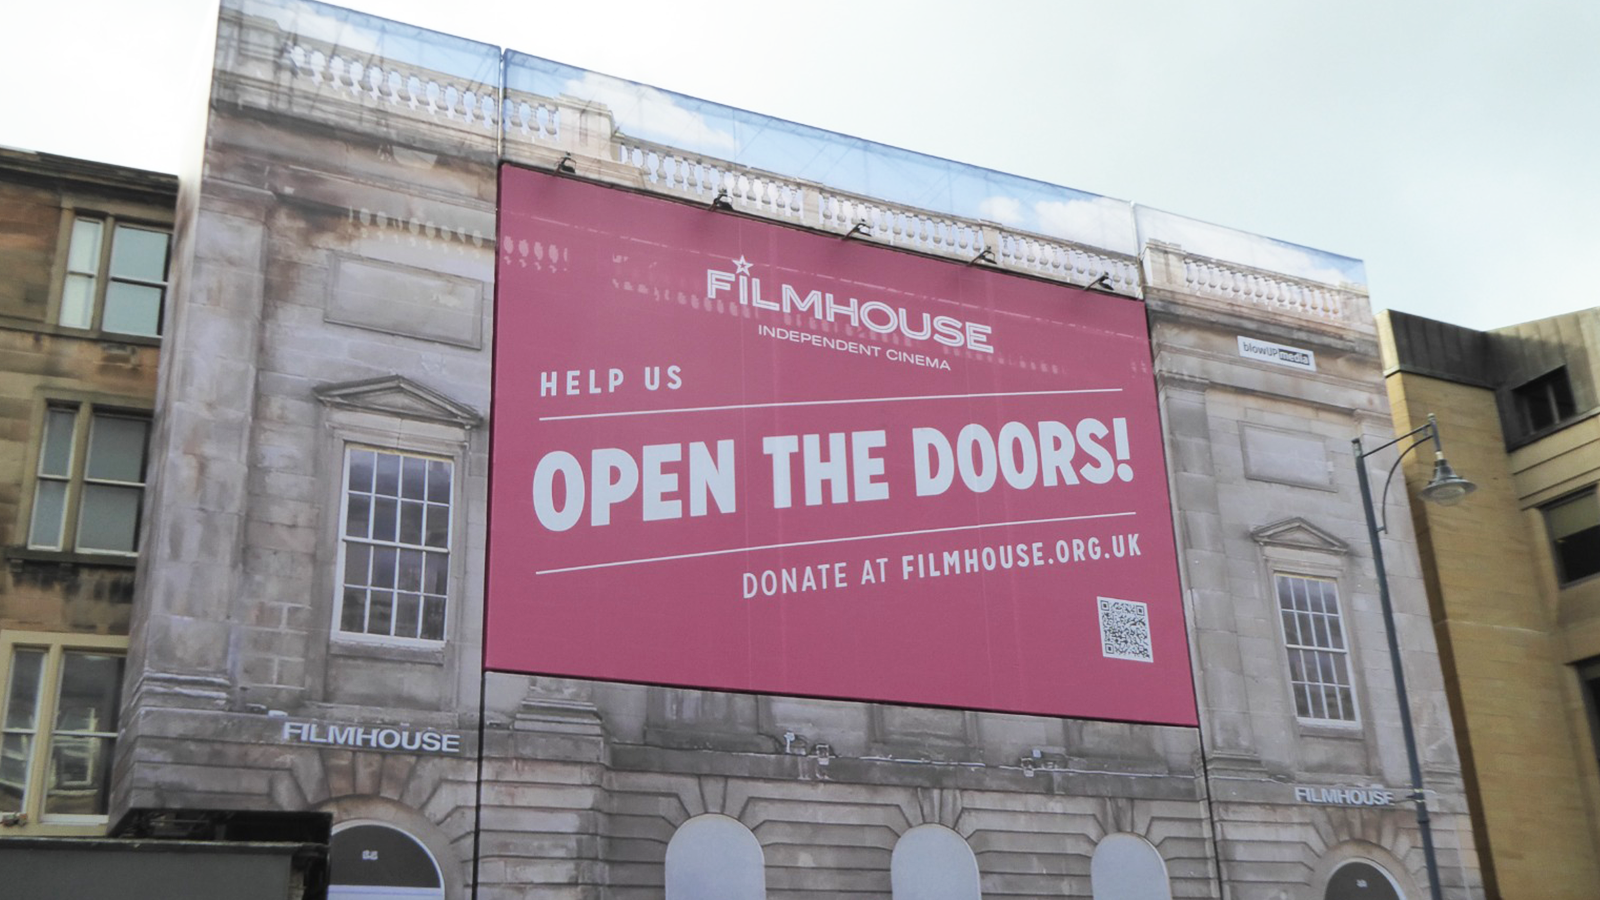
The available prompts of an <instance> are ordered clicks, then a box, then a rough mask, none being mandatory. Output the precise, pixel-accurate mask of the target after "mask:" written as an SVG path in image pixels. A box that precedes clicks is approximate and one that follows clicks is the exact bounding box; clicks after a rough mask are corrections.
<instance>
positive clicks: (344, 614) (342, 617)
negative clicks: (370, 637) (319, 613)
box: [339, 588, 367, 632]
mask: <svg viewBox="0 0 1600 900" xmlns="http://www.w3.org/2000/svg"><path fill="white" fill-rule="evenodd" d="M366 622H367V592H366V591H364V590H361V589H359V588H345V591H344V609H343V611H341V612H340V614H339V628H340V630H342V631H356V632H361V631H366V630H367V628H366Z"/></svg>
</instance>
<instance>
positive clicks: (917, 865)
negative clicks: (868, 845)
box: [889, 825, 983, 900]
mask: <svg viewBox="0 0 1600 900" xmlns="http://www.w3.org/2000/svg"><path fill="white" fill-rule="evenodd" d="M889 879H890V887H891V889H892V890H893V891H894V900H981V898H982V896H983V894H982V892H981V890H980V889H979V879H978V859H977V857H975V856H973V855H972V848H971V847H970V846H968V845H967V842H966V840H965V839H963V838H962V837H961V835H959V834H956V833H955V832H954V831H951V830H950V829H948V828H946V827H944V826H943V825H918V826H917V827H915V828H913V829H911V830H910V831H907V832H906V833H905V834H902V835H901V836H900V840H898V841H896V842H895V845H894V852H893V853H891V854H890V856H889Z"/></svg>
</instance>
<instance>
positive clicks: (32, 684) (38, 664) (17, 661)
mask: <svg viewBox="0 0 1600 900" xmlns="http://www.w3.org/2000/svg"><path fill="white" fill-rule="evenodd" d="M43 672H44V651H43V650H17V651H16V652H15V653H13V654H12V656H11V683H10V684H9V685H7V686H6V720H5V728H6V730H7V731H10V730H12V729H15V728H22V729H27V730H32V729H33V728H35V727H37V725H38V723H37V719H38V716H39V679H40V677H41V676H42V673H43Z"/></svg>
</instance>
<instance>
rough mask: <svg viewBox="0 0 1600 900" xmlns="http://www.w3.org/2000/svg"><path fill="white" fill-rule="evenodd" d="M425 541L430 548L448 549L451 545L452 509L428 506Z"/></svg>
mask: <svg viewBox="0 0 1600 900" xmlns="http://www.w3.org/2000/svg"><path fill="white" fill-rule="evenodd" d="M423 541H424V543H426V544H427V545H428V546H429V547H447V546H449V543H450V507H448V506H440V505H439V504H437V503H429V504H428V526H427V528H426V529H425V533H424V534H423Z"/></svg>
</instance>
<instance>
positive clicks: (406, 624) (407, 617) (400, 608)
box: [394, 594, 422, 638]
mask: <svg viewBox="0 0 1600 900" xmlns="http://www.w3.org/2000/svg"><path fill="white" fill-rule="evenodd" d="M421 617H422V598H421V597H418V596H417V595H416V594H396V595H395V603H394V633H395V636H396V637H408V638H414V637H416V636H417V632H418V627H419V625H420V624H421V623H420V621H419V620H420V619H421Z"/></svg>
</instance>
